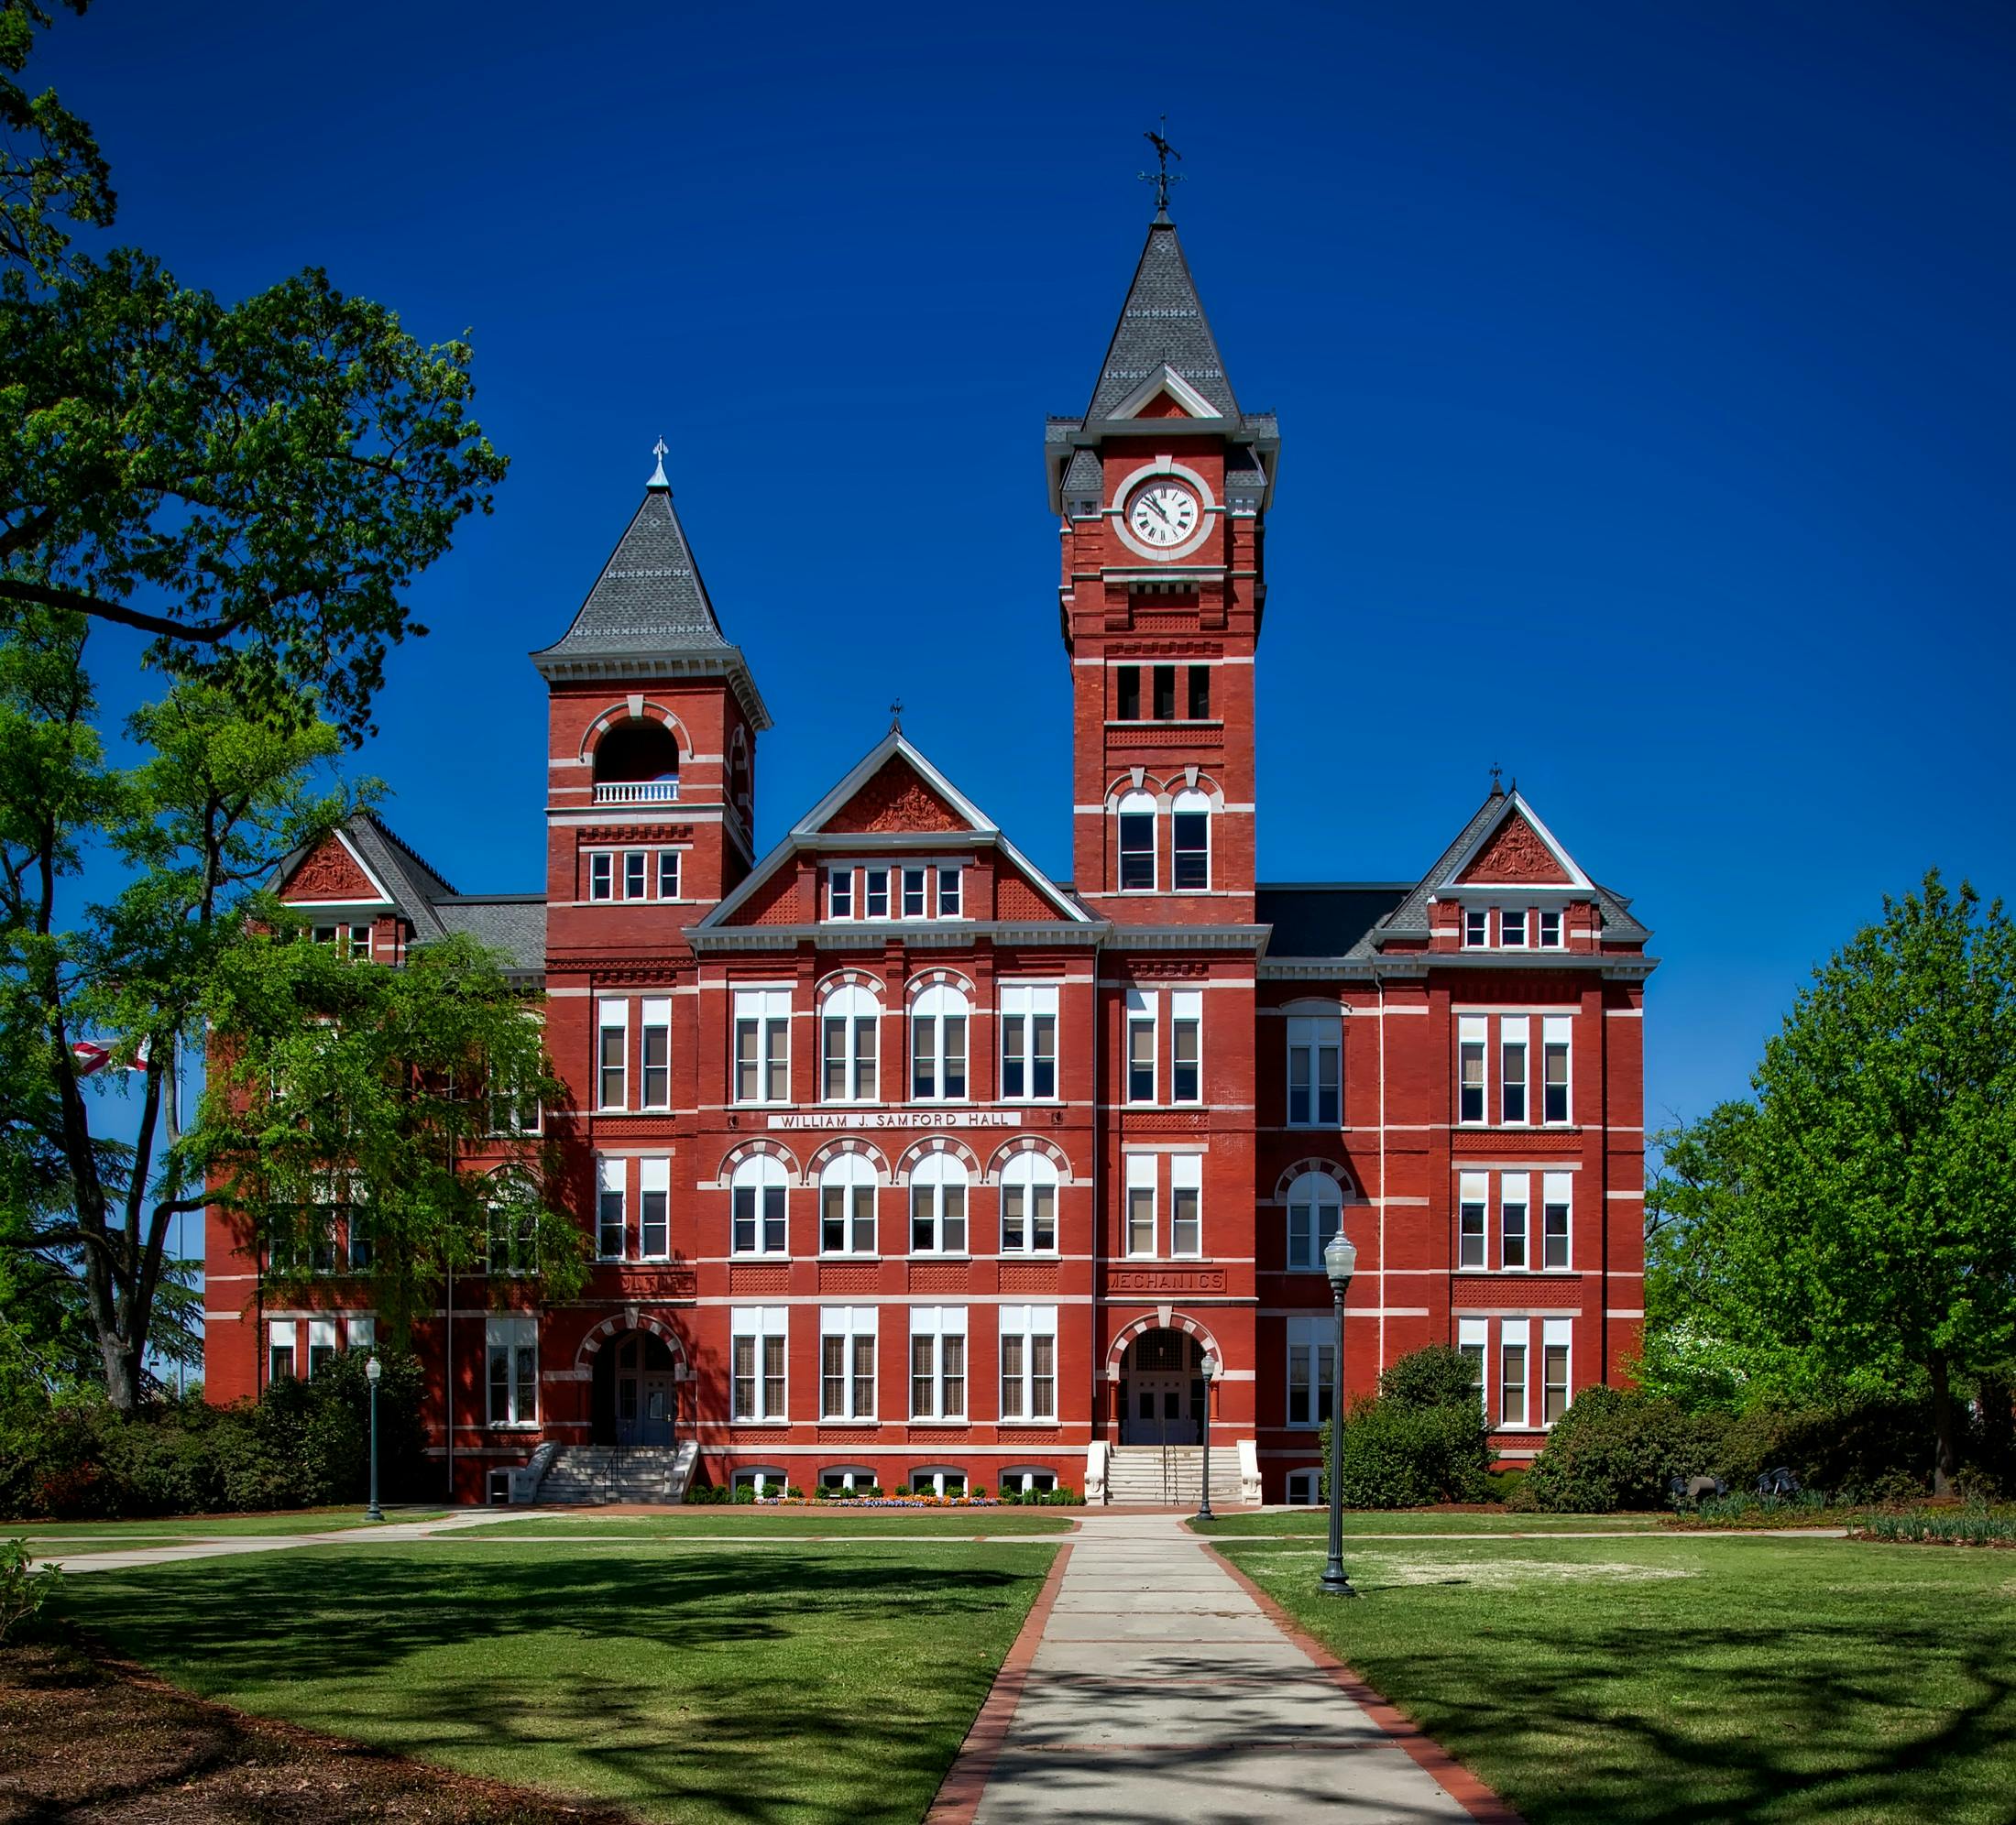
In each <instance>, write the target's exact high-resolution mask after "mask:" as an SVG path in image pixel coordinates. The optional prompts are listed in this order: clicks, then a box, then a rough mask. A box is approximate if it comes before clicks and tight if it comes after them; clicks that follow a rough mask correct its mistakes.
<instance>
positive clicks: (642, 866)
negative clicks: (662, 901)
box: [623, 849, 652, 900]
mask: <svg viewBox="0 0 2016 1825" xmlns="http://www.w3.org/2000/svg"><path fill="white" fill-rule="evenodd" d="M651 877H652V864H651V852H650V851H649V850H648V849H625V850H624V851H623V898H624V899H625V900H649V899H650V898H651ZM632 881H634V882H635V883H636V884H637V891H636V892H635V893H632V892H631V891H630V883H631V882H632Z"/></svg>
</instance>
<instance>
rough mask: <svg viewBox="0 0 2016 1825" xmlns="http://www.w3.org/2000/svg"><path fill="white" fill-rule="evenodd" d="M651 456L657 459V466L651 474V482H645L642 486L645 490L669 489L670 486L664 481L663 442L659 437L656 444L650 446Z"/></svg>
mask: <svg viewBox="0 0 2016 1825" xmlns="http://www.w3.org/2000/svg"><path fill="white" fill-rule="evenodd" d="M651 454H652V455H653V456H655V457H657V459H658V466H657V467H656V468H655V469H653V470H652V472H651V480H650V481H648V482H646V483H645V484H644V486H646V487H647V488H669V487H671V486H672V484H671V483H670V482H668V481H667V480H666V479H665V440H664V439H663V438H662V437H661V438H660V439H659V440H658V442H657V443H654V444H652V446H651Z"/></svg>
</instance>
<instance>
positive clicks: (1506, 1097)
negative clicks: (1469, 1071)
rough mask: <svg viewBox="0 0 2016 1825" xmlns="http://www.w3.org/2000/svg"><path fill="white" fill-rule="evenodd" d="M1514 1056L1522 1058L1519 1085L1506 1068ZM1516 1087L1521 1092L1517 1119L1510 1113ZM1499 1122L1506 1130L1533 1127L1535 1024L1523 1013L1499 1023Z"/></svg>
mask: <svg viewBox="0 0 2016 1825" xmlns="http://www.w3.org/2000/svg"><path fill="white" fill-rule="evenodd" d="M1514 1053H1517V1055H1518V1059H1519V1077H1518V1082H1517V1085H1515V1084H1514V1083H1513V1081H1512V1074H1511V1073H1510V1072H1509V1071H1508V1070H1507V1068H1506V1067H1507V1065H1509V1064H1510V1063H1511V1062H1512V1055H1513V1054H1514ZM1515 1088H1517V1090H1518V1092H1519V1113H1518V1114H1517V1115H1516V1116H1515V1115H1513V1114H1511V1113H1510V1112H1509V1110H1510V1096H1511V1092H1512V1090H1513V1089H1515ZM1498 1122H1499V1125H1500V1126H1501V1127H1504V1128H1530V1127H1532V1125H1533V1047H1532V1022H1530V1021H1529V1020H1528V1018H1527V1017H1526V1016H1525V1015H1524V1014H1504V1015H1501V1016H1500V1017H1499V1020H1498Z"/></svg>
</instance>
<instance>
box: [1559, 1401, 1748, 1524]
mask: <svg viewBox="0 0 2016 1825" xmlns="http://www.w3.org/2000/svg"><path fill="white" fill-rule="evenodd" d="M1727 1423H1728V1422H1727V1419H1726V1416H1725V1415H1719V1414H1713V1413H1704V1414H1690V1413H1688V1412H1686V1411H1685V1410H1684V1409H1683V1408H1682V1407H1680V1406H1678V1405H1676V1404H1674V1403H1673V1402H1671V1401H1668V1400H1655V1399H1651V1398H1649V1397H1648V1396H1647V1395H1644V1394H1638V1393H1626V1392H1624V1391H1623V1390H1621V1389H1618V1388H1609V1387H1602V1386H1597V1387H1591V1388H1584V1389H1583V1391H1582V1393H1579V1394H1578V1395H1576V1396H1575V1400H1574V1404H1572V1406H1570V1408H1569V1409H1568V1411H1567V1413H1566V1414H1564V1415H1562V1416H1561V1418H1560V1419H1559V1420H1557V1421H1556V1422H1555V1423H1554V1427H1553V1430H1552V1431H1551V1432H1550V1433H1549V1434H1548V1436H1547V1444H1546V1446H1545V1447H1544V1448H1542V1450H1541V1452H1540V1455H1539V1457H1538V1458H1537V1459H1534V1462H1533V1468H1532V1470H1531V1472H1530V1473H1529V1475H1528V1479H1527V1483H1526V1492H1530V1494H1531V1497H1532V1500H1533V1503H1534V1506H1535V1507H1536V1508H1539V1509H1541V1510H1544V1511H1546V1512H1547V1513H1550V1514H1606V1513H1608V1512H1609V1511H1610V1510H1612V1509H1617V1508H1660V1507H1663V1506H1665V1503H1666V1499H1667V1496H1666V1490H1667V1485H1668V1484H1669V1483H1670V1482H1671V1481H1672V1480H1673V1479H1674V1478H1675V1477H1691V1476H1699V1475H1702V1474H1704V1472H1706V1471H1709V1470H1713V1469H1714V1468H1715V1464H1716V1463H1717V1461H1718V1459H1720V1458H1721V1456H1722V1440H1723V1435H1724V1432H1725V1430H1726V1426H1727ZM1522 1506H1523V1504H1522Z"/></svg>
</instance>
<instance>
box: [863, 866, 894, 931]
mask: <svg viewBox="0 0 2016 1825" xmlns="http://www.w3.org/2000/svg"><path fill="white" fill-rule="evenodd" d="M861 887H862V904H863V906H864V907H865V908H866V911H865V912H863V914H862V916H863V917H864V918H869V919H886V918H888V916H889V870H888V869H866V870H864V871H863V873H862V876H861Z"/></svg>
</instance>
